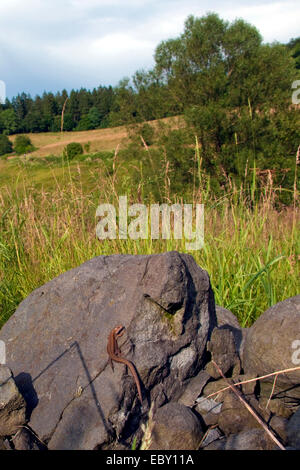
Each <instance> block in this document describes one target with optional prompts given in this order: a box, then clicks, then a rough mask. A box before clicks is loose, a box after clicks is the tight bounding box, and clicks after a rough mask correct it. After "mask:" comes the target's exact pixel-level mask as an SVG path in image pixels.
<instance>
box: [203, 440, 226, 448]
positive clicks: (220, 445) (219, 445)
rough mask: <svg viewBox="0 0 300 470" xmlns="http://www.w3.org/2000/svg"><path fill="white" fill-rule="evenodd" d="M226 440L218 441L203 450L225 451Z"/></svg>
mask: <svg viewBox="0 0 300 470" xmlns="http://www.w3.org/2000/svg"><path fill="white" fill-rule="evenodd" d="M226 440H227V439H226V438H225V437H222V438H221V439H216V440H215V441H213V442H211V443H210V444H208V445H206V446H205V447H204V448H203V449H201V450H225V445H226Z"/></svg>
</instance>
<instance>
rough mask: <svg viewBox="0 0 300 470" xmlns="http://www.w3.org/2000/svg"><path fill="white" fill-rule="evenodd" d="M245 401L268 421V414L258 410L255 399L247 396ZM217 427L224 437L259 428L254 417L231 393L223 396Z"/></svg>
mask: <svg viewBox="0 0 300 470" xmlns="http://www.w3.org/2000/svg"><path fill="white" fill-rule="evenodd" d="M246 401H247V403H249V405H250V406H251V407H252V409H253V410H254V411H256V412H257V413H258V414H259V416H260V417H261V418H262V419H263V420H264V421H265V422H267V421H268V420H269V418H270V412H269V411H268V410H265V409H262V408H260V405H259V402H258V401H257V400H256V399H255V397H251V396H247V400H246ZM218 426H219V428H220V429H221V431H222V432H223V433H224V434H225V435H226V436H229V435H230V434H239V433H240V432H242V431H246V430H248V429H252V428H260V427H261V425H260V424H259V423H258V421H257V420H256V419H255V418H254V416H253V415H252V414H251V413H250V412H249V411H248V409H247V408H246V407H245V405H244V404H243V403H242V402H241V401H240V400H239V398H238V397H237V396H236V395H235V394H233V392H232V391H230V392H229V393H228V394H227V395H226V396H225V399H224V401H223V405H222V411H221V413H220V415H219V419H218Z"/></svg>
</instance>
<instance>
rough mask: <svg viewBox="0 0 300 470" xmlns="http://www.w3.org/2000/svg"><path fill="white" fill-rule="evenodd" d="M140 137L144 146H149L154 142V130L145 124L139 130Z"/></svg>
mask: <svg viewBox="0 0 300 470" xmlns="http://www.w3.org/2000/svg"><path fill="white" fill-rule="evenodd" d="M140 132H141V136H142V137H143V139H144V141H145V143H146V145H148V146H150V145H152V144H153V142H154V134H155V132H154V129H153V127H152V126H150V124H148V123H147V122H146V123H145V124H144V125H143V126H142V127H141V129H140Z"/></svg>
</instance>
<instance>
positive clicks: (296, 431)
mask: <svg viewBox="0 0 300 470" xmlns="http://www.w3.org/2000/svg"><path fill="white" fill-rule="evenodd" d="M286 432H287V440H288V444H289V446H291V447H293V448H294V449H298V450H300V408H298V410H297V411H296V413H294V414H293V416H292V417H291V418H290V419H289V420H288V423H287V426H286Z"/></svg>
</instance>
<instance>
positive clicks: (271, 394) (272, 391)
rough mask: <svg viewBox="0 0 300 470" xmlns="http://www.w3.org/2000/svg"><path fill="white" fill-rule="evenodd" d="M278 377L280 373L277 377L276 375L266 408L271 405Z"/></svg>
mask: <svg viewBox="0 0 300 470" xmlns="http://www.w3.org/2000/svg"><path fill="white" fill-rule="evenodd" d="M277 377H278V374H276V375H275V377H274V382H273V387H272V390H271V393H270V396H269V399H268V401H267V404H266V409H267V408H268V407H269V404H270V401H271V398H272V396H273V393H274V390H275V385H276V381H277Z"/></svg>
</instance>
